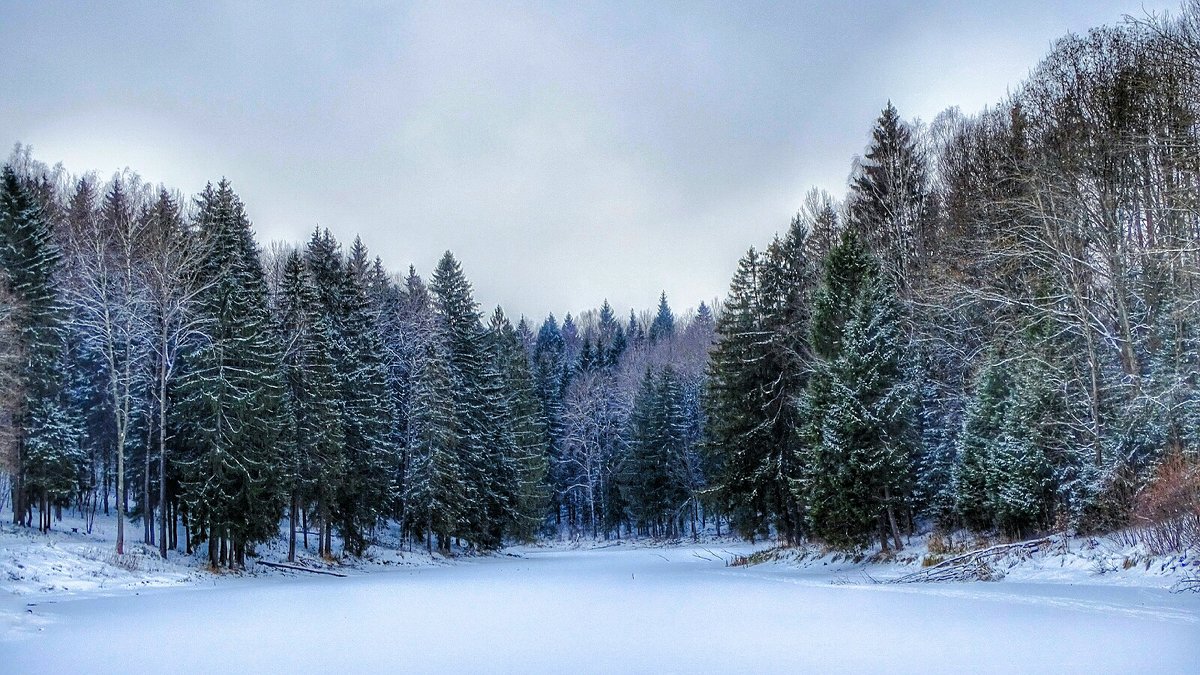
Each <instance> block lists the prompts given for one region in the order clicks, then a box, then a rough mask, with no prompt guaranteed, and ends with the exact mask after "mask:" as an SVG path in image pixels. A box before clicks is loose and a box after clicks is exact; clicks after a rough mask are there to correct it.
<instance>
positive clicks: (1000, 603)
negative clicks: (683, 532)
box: [0, 546, 1200, 673]
mask: <svg viewBox="0 0 1200 675" xmlns="http://www.w3.org/2000/svg"><path fill="white" fill-rule="evenodd" d="M749 550H750V548H749V547H743V548H741V549H735V550H729V549H726V550H724V551H721V550H712V549H710V548H706V547H703V546H695V547H678V548H637V547H626V546H614V547H609V548H596V549H592V550H562V549H553V548H548V549H547V548H541V549H539V548H522V549H512V550H510V553H512V554H513V555H502V556H496V557H491V558H473V559H466V560H463V561H462V562H460V563H459V564H455V565H451V566H442V567H425V568H412V569H398V570H394V571H383V572H378V573H373V574H370V575H360V576H353V577H350V578H345V579H339V578H332V577H308V576H304V577H282V576H274V577H265V578H257V579H244V580H243V581H242V582H240V583H230V584H217V585H215V586H211V585H210V586H208V587H207V588H204V589H203V590H201V588H202V587H196V588H192V589H150V590H144V591H141V592H140V593H139V594H137V595H133V594H130V593H125V594H123V595H118V596H109V597H91V598H79V599H70V598H59V599H57V600H56V599H54V598H52V597H42V598H36V597H35V598H30V597H25V598H19V597H16V596H12V595H10V596H8V598H6V599H5V602H6V603H8V604H7V606H6V607H5V611H6V612H7V613H8V614H9V616H8V617H6V619H8V624H9V626H8V628H9V630H8V631H7V633H6V634H5V636H4V638H3V642H2V643H0V647H2V649H3V651H4V652H5V654H6V657H5V664H6V665H5V669H6V670H7V671H9V672H105V671H115V670H123V671H133V672H150V671H161V670H162V669H163V668H164V667H165V664H166V662H167V661H169V662H170V663H171V664H175V665H177V666H178V665H182V666H183V667H184V668H185V670H188V671H199V672H215V671H224V672H239V671H251V670H263V671H269V672H317V671H326V672H344V671H347V670H349V671H394V670H398V669H403V670H415V671H418V672H522V673H527V672H575V673H579V672H747V671H767V672H784V671H790V672H795V671H796V670H797V669H800V670H810V671H811V670H817V669H819V670H821V671H823V672H837V671H845V672H861V671H876V672H878V671H888V672H922V673H928V672H966V671H971V672H1031V671H1038V672H1056V673H1062V672H1089V673H1096V672H1151V671H1155V672H1187V671H1190V670H1191V668H1192V667H1193V666H1194V665H1195V662H1196V659H1198V658H1200V594H1191V593H1188V594H1171V593H1169V592H1167V591H1165V590H1163V589H1158V588H1147V587H1141V588H1138V587H1123V586H1116V585H1105V586H1098V585H1086V584H1075V585H1068V584H1061V583H1053V584H1050V583H1030V582H1023V581H1016V582H1014V581H1006V582H1003V583H992V584H987V583H974V584H920V585H904V586H896V585H878V584H872V583H870V582H867V581H861V580H855V579H854V578H853V577H848V576H847V574H846V571H845V570H844V569H834V567H835V566H831V565H815V566H809V567H798V566H796V565H794V564H785V563H778V564H763V565H757V566H752V567H727V566H726V564H725V561H726V560H728V559H729V558H730V557H732V555H733V554H744V553H747V552H749ZM860 579H861V577H860ZM148 645H152V646H153V647H152V648H148V647H147V646H148Z"/></svg>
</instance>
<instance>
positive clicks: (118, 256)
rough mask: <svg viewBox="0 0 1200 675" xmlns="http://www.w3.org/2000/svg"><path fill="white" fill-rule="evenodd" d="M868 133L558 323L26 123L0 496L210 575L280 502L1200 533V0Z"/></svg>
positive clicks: (360, 548) (383, 512)
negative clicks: (188, 190) (665, 276)
mask: <svg viewBox="0 0 1200 675" xmlns="http://www.w3.org/2000/svg"><path fill="white" fill-rule="evenodd" d="M881 94H882V95H881V103H882V102H883V100H884V96H885V95H886V92H881ZM863 126H864V131H867V130H868V129H869V142H868V144H867V146H866V147H865V148H864V150H863V153H862V155H861V156H859V157H856V158H853V160H852V161H851V162H850V167H849V179H848V182H847V186H848V187H847V191H846V193H845V194H844V195H831V194H828V193H826V192H822V191H818V190H812V191H810V192H809V193H808V196H807V198H806V199H805V201H804V203H803V204H802V205H801V207H800V209H799V212H798V213H797V214H796V215H795V217H794V218H792V220H791V222H790V223H786V227H783V226H784V225H785V223H780V225H781V230H782V231H781V233H780V234H779V235H778V236H777V237H776V238H775V239H774V240H772V241H770V242H747V245H751V244H753V246H750V247H749V248H748V250H746V251H745V253H744V255H742V256H741V258H740V261H739V262H738V265H737V271H736V273H735V275H734V276H733V278H732V280H731V283H730V287H729V290H728V294H727V296H726V297H725V298H724V299H723V300H722V301H721V302H719V303H714V304H713V305H711V306H710V305H709V304H706V303H704V302H700V303H698V304H697V305H695V309H687V310H686V311H677V309H675V308H673V307H672V305H671V300H674V301H675V302H676V303H677V306H682V305H678V303H679V299H678V298H674V299H669V298H668V297H667V296H666V294H665V293H664V294H663V295H662V296H661V298H660V302H659V304H658V307H657V308H653V309H648V310H646V311H644V312H640V313H639V312H636V311H635V312H631V313H630V314H629V315H628V316H625V315H624V314H623V313H622V314H621V315H618V313H617V311H616V310H614V308H613V307H611V306H610V305H609V303H608V302H607V301H606V300H604V299H603V294H602V291H599V292H598V293H597V301H598V303H599V304H598V306H597V307H596V308H594V309H591V310H588V311H584V312H580V313H578V314H577V315H572V314H569V313H567V314H563V315H562V316H561V319H560V318H559V317H556V316H555V315H554V314H552V313H551V314H548V315H547V316H545V317H523V316H521V317H510V316H508V315H506V314H505V312H504V311H503V309H501V308H499V307H497V308H494V309H491V308H481V307H480V306H479V304H478V303H477V302H476V300H475V298H474V289H473V287H472V284H471V282H470V281H469V279H468V275H467V270H468V269H469V265H470V261H462V262H461V263H460V261H459V260H458V259H456V258H455V256H454V255H453V254H452V253H451V252H449V251H448V252H446V254H445V255H444V256H443V257H442V258H441V260H440V261H439V262H438V263H437V265H436V267H434V269H432V270H431V271H428V272H426V273H424V275H423V273H422V272H420V271H418V270H416V269H415V268H413V267H409V268H408V269H407V270H404V269H401V270H396V269H391V268H389V267H388V266H387V265H386V264H385V262H384V261H383V260H381V259H379V258H378V257H374V256H372V254H371V253H370V251H369V249H368V246H367V243H366V242H363V241H362V240H360V239H355V240H354V241H353V242H339V241H338V240H337V239H336V238H335V237H334V236H333V234H332V233H331V232H330V231H328V230H323V229H314V230H313V232H312V235H311V237H310V238H309V239H308V240H307V241H306V242H299V243H286V244H280V243H271V244H267V245H264V244H263V243H262V242H259V241H257V240H256V237H255V233H254V230H253V228H252V224H251V221H250V218H249V215H248V212H249V211H250V207H249V206H247V205H246V204H244V203H243V202H242V200H241V198H240V197H239V196H238V194H237V192H235V189H234V185H233V183H232V182H231V181H229V180H226V179H220V180H218V181H215V182H213V183H210V184H208V185H206V186H204V188H203V189H202V190H201V191H200V192H198V193H196V194H194V195H185V194H184V193H181V192H179V191H177V190H175V189H173V188H171V187H167V186H161V185H156V184H154V183H152V182H150V181H149V180H147V179H144V178H142V177H141V176H139V175H138V174H137V173H135V172H133V171H131V170H124V171H120V172H117V173H115V174H113V175H111V176H107V177H105V176H101V175H99V174H97V173H83V174H78V175H76V174H71V173H69V172H68V171H67V170H66V169H64V168H63V167H62V166H61V165H56V166H53V167H51V166H48V165H46V164H44V163H43V162H41V161H39V160H38V159H35V158H34V156H33V154H32V151H31V150H30V149H29V148H28V147H26V146H20V145H18V146H17V148H16V150H14V152H13V153H12V155H11V156H10V158H9V160H8V162H7V164H6V165H5V167H4V169H3V176H2V180H0V468H2V469H3V470H4V472H5V473H6V478H5V479H4V481H3V482H2V483H0V506H9V507H11V516H12V522H13V523H14V524H16V525H20V526H24V527H28V528H34V527H37V528H40V529H42V530H48V529H50V528H53V527H54V523H55V520H56V518H58V517H61V513H62V511H63V510H77V511H78V512H79V513H80V514H82V515H83V516H84V517H85V518H95V517H96V515H97V514H99V513H105V514H108V513H110V512H111V513H115V515H116V518H117V523H118V526H119V527H120V528H122V531H121V533H120V535H119V536H118V539H117V552H118V553H120V552H121V551H122V547H123V544H124V541H125V539H126V538H127V537H128V538H135V537H136V538H137V539H138V540H140V541H142V542H143V543H145V544H149V545H154V546H156V547H157V548H158V550H159V552H160V555H162V556H163V557H166V556H168V555H169V553H170V552H171V551H181V552H187V553H192V552H195V551H205V552H206V554H207V556H208V560H209V563H210V564H211V565H212V566H213V567H214V568H223V567H234V568H237V567H243V566H245V564H246V558H247V556H252V555H253V554H254V547H255V546H256V545H257V544H261V543H262V542H264V541H267V540H269V539H272V538H275V537H278V536H280V532H281V531H282V532H283V533H284V536H286V537H287V539H288V547H289V556H290V557H291V558H294V557H295V555H296V552H297V550H298V549H299V548H304V549H311V548H315V549H316V551H317V552H318V553H320V554H322V555H324V556H327V557H330V558H334V557H338V556H342V555H362V554H363V553H364V551H365V550H366V549H367V548H368V547H369V546H371V545H372V541H373V534H374V533H375V532H376V530H377V528H379V527H380V526H381V525H382V524H384V523H389V522H390V523H394V524H396V525H398V526H399V527H400V528H401V530H402V532H403V533H404V537H405V539H406V540H407V541H408V542H410V543H411V544H412V545H414V546H420V547H425V548H427V549H428V550H431V551H432V550H438V551H441V552H443V553H449V552H450V551H451V550H452V548H453V547H454V546H458V547H461V548H466V549H473V550H482V551H487V550H493V549H497V548H499V547H500V546H502V545H503V544H504V543H505V542H511V541H535V540H538V539H541V538H592V539H604V538H629V537H654V538H661V539H678V538H686V537H692V536H697V535H698V533H700V532H701V531H707V530H710V529H714V528H715V532H716V533H718V534H720V533H721V532H722V531H725V532H733V533H736V534H738V535H741V536H743V537H747V538H758V537H770V538H775V539H777V540H778V541H779V542H781V543H782V544H785V545H787V544H799V543H802V542H808V541H813V542H820V543H822V544H824V545H826V546H829V547H831V548H836V549H848V550H862V549H864V548H867V547H875V546H878V547H879V548H880V549H881V550H883V551H888V550H891V549H901V548H903V547H904V545H905V539H906V538H907V537H908V536H911V535H912V533H914V532H929V531H934V532H947V531H957V530H964V529H965V530H968V531H971V532H980V533H990V534H994V535H996V536H999V537H1005V538H1012V539H1020V538H1024V537H1029V536H1033V535H1036V534H1039V533H1045V532H1055V531H1067V530H1070V531H1073V532H1079V533H1091V532H1111V531H1115V530H1122V529H1125V528H1131V527H1133V528H1136V531H1137V532H1138V534H1137V536H1140V537H1143V538H1144V541H1145V542H1146V543H1147V544H1148V545H1151V546H1153V547H1157V548H1159V549H1161V550H1184V549H1186V548H1187V547H1190V546H1196V545H1200V308H1198V306H1197V303H1198V302H1200V276H1198V274H1200V4H1196V3H1193V4H1190V5H1188V6H1186V7H1185V8H1184V10H1183V11H1181V12H1180V13H1179V14H1178V15H1177V16H1173V17H1170V18H1161V19H1159V18H1149V19H1145V20H1133V19H1130V20H1127V21H1126V22H1125V23H1122V24H1119V25H1115V26H1109V27H1103V28H1097V29H1094V30H1092V31H1090V32H1088V33H1087V34H1084V35H1068V36H1066V37H1063V38H1061V39H1060V40H1058V41H1057V42H1056V43H1055V44H1054V45H1053V47H1052V49H1051V50H1050V52H1049V54H1048V55H1047V56H1046V57H1045V58H1044V59H1043V60H1042V61H1041V62H1040V63H1038V64H1036V65H1035V66H1034V67H1033V68H1032V69H1031V70H1030V72H1029V75H1028V77H1027V78H1026V79H1025V80H1024V81H1023V82H1022V83H1021V84H1020V85H1019V86H1016V87H1014V88H1013V90H1012V91H1011V92H1010V93H1009V94H1008V95H1007V96H1005V97H1004V98H1003V99H1001V100H999V101H998V102H997V103H996V104H995V105H994V106H992V107H989V108H987V109H985V110H983V111H980V112H977V113H973V114H968V113H964V112H962V111H960V110H959V109H958V108H953V107H952V108H948V109H947V110H946V111H944V112H943V113H941V114H940V115H938V116H937V117H936V118H934V119H933V120H931V121H927V122H922V121H919V120H906V119H905V118H904V117H903V116H902V114H901V111H899V110H897V109H896V107H894V106H893V105H892V104H891V103H887V104H886V105H883V106H882V111H881V113H880V115H879V116H878V118H877V119H876V120H874V122H871V121H870V120H864V125H863ZM785 221H786V219H785ZM680 236H685V235H684V234H683V233H680ZM464 264H465V266H464ZM686 302H693V300H686ZM138 525H140V528H141V531H140V532H137V533H134V532H129V533H126V532H124V530H125V529H126V528H132V527H136V526H138ZM335 533H336V534H337V536H338V538H339V539H340V540H341V542H343V543H344V550H335V548H334V545H333V541H334V538H333V535H334V534H335Z"/></svg>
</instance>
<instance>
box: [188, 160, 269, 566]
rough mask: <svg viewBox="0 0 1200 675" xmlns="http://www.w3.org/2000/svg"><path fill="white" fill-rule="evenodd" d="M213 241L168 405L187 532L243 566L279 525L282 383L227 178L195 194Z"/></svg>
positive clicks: (246, 226)
mask: <svg viewBox="0 0 1200 675" xmlns="http://www.w3.org/2000/svg"><path fill="white" fill-rule="evenodd" d="M196 210H197V227H198V228H199V229H200V230H201V231H202V232H204V233H205V237H206V239H207V240H208V241H209V242H210V243H209V246H208V248H207V251H206V255H205V258H204V264H203V269H202V275H203V277H204V278H205V279H206V280H207V284H206V290H205V291H204V293H203V294H202V295H201V297H200V298H199V299H198V307H197V312H198V313H199V315H200V316H201V317H203V324H202V329H203V335H202V336H200V337H197V338H196V339H193V340H191V341H190V342H189V343H188V345H187V347H186V349H185V351H184V353H183V358H182V361H183V365H182V367H181V377H180V381H179V383H178V387H177V390H176V393H175V396H177V399H176V400H177V403H176V404H175V406H174V407H173V413H174V422H175V428H176V430H177V431H176V434H177V439H178V442H179V443H180V444H182V446H183V448H182V449H183V451H182V452H181V453H179V455H180V456H183V457H186V462H185V466H184V467H183V477H182V485H181V489H182V491H183V494H182V498H183V501H184V503H185V505H186V511H187V516H188V521H189V523H190V524H191V533H192V536H193V539H194V540H195V541H196V542H199V541H204V540H205V539H207V541H208V551H209V562H210V563H211V564H212V565H213V566H214V567H215V566H218V565H225V564H228V565H244V564H245V554H246V552H247V548H248V546H251V545H253V544H254V543H255V542H258V541H263V540H265V539H267V538H268V537H271V536H273V535H274V534H276V532H277V529H276V528H277V526H278V522H279V514H280V512H281V510H282V506H283V496H284V495H283V485H282V482H281V481H280V480H279V475H280V470H281V467H280V459H281V451H280V447H279V435H280V431H281V423H282V418H281V407H280V406H281V402H282V396H283V387H282V382H281V380H280V376H279V366H280V361H281V358H280V357H281V353H280V346H279V343H278V339H277V334H276V332H275V330H274V326H273V325H272V321H271V317H270V316H269V313H268V307H267V288H266V281H265V277H264V274H263V270H262V266H261V264H260V262H259V257H258V247H257V245H256V244H255V242H254V238H253V234H252V232H251V230H250V222H249V220H248V219H247V218H246V214H245V210H244V207H243V205H242V202H241V200H240V199H239V198H238V197H237V195H236V194H234V192H233V189H232V187H231V186H230V184H229V182H228V181H225V180H222V181H221V182H220V183H219V184H218V185H217V186H216V187H213V186H212V184H209V185H208V186H207V187H206V188H205V189H204V191H203V192H202V193H201V194H200V196H199V197H198V198H197V199H196Z"/></svg>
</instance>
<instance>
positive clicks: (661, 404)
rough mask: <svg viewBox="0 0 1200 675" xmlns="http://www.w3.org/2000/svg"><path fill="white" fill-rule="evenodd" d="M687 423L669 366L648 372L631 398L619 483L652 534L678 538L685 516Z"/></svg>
mask: <svg viewBox="0 0 1200 675" xmlns="http://www.w3.org/2000/svg"><path fill="white" fill-rule="evenodd" d="M686 427H687V420H686V418H685V416H684V410H683V388H682V387H681V385H680V382H679V378H678V377H677V376H676V375H675V372H674V371H673V370H672V369H671V368H670V367H667V368H664V369H663V370H661V371H660V372H659V373H658V374H657V375H651V373H650V372H649V371H647V372H646V376H645V377H644V378H643V379H642V384H641V386H640V387H639V388H638V393H637V396H636V397H635V398H634V404H633V414H632V416H631V417H630V448H629V460H628V463H627V465H626V467H625V473H624V480H623V484H624V486H625V491H626V501H627V502H628V505H629V510H630V512H631V513H632V514H633V519H634V522H635V524H636V525H637V526H638V528H640V529H642V530H643V531H646V532H647V533H649V534H651V535H654V536H664V535H665V536H679V534H680V533H681V531H682V525H681V521H682V519H683V517H684V516H686V515H687V512H686V511H685V508H686V506H687V503H688V499H689V491H688V486H689V483H690V481H689V476H688V471H687V458H686V453H687V445H686V444H687V438H686V434H687V428H686Z"/></svg>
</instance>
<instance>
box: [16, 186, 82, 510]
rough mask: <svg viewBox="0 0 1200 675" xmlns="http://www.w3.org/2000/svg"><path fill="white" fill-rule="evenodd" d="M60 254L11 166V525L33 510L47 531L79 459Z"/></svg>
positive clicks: (42, 212)
mask: <svg viewBox="0 0 1200 675" xmlns="http://www.w3.org/2000/svg"><path fill="white" fill-rule="evenodd" d="M61 259H62V254H61V253H60V251H59V249H58V247H57V245H56V244H55V243H54V240H53V237H52V231H51V227H50V223H49V220H48V219H47V218H46V214H45V210H44V208H43V205H42V204H41V203H40V202H39V200H37V199H36V198H35V197H34V195H33V194H32V193H31V192H30V191H29V189H28V188H27V186H26V185H25V184H24V182H23V181H22V180H21V179H20V178H19V177H18V176H17V174H16V172H15V171H14V170H13V169H12V167H10V166H5V167H4V170H3V175H2V177H0V269H3V270H4V274H3V277H2V278H3V281H4V283H5V291H6V293H7V295H9V296H10V297H11V298H12V300H13V306H12V309H11V317H10V320H11V321H12V324H13V328H14V331H13V332H14V333H15V336H16V342H17V345H16V348H15V351H16V352H17V354H19V355H20V361H19V362H18V366H17V368H16V372H15V377H14V380H15V381H16V385H17V392H18V393H19V397H18V399H17V400H16V401H15V403H16V405H15V407H14V410H13V411H12V412H11V413H10V415H11V417H10V420H9V424H10V425H11V427H12V429H13V430H14V435H15V444H14V445H15V452H14V455H15V456H14V457H13V458H12V460H13V461H12V465H13V466H12V469H13V471H12V475H13V478H14V482H13V488H12V499H13V522H14V523H16V524H24V525H27V526H28V525H30V524H32V519H33V506H34V503H35V501H37V502H38V505H39V507H40V510H41V513H42V520H41V522H40V526H41V528H42V529H47V528H48V527H49V524H50V521H49V509H48V507H49V504H50V503H51V502H52V501H53V500H55V499H57V498H59V497H62V496H65V495H66V494H68V493H69V490H70V488H71V486H72V485H73V480H74V478H75V477H76V472H77V469H78V465H79V463H80V462H81V461H82V456H81V455H82V453H81V451H80V450H79V444H78V443H77V442H76V440H75V437H76V436H77V433H78V431H77V426H76V422H75V420H74V419H73V418H72V416H71V414H70V410H69V408H68V407H67V406H66V402H65V391H64V389H65V382H64V381H63V379H62V373H64V372H65V370H64V364H63V363H62V361H61V358H62V354H63V338H62V330H63V327H62V312H63V309H62V301H61V299H60V293H59V289H58V280H57V278H56V277H57V274H58V270H59V267H60V262H61Z"/></svg>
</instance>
